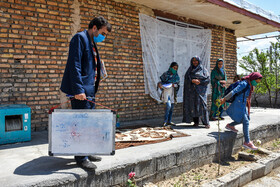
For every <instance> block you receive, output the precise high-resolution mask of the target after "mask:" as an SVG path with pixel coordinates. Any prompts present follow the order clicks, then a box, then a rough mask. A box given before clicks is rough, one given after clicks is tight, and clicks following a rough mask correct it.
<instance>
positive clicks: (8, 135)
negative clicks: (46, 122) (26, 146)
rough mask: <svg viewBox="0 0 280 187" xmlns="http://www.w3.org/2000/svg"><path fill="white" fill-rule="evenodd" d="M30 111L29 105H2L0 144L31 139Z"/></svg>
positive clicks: (0, 113)
mask: <svg viewBox="0 0 280 187" xmlns="http://www.w3.org/2000/svg"><path fill="white" fill-rule="evenodd" d="M30 113H31V109H30V108H29V107H28V106H27V105H21V104H20V105H0V144H7V143H16V142H23V141H30V140H31V114H30Z"/></svg>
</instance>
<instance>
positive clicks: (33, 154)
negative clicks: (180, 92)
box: [0, 108, 280, 187]
mask: <svg viewBox="0 0 280 187" xmlns="http://www.w3.org/2000/svg"><path fill="white" fill-rule="evenodd" d="M177 120H181V118H177ZM229 122H231V120H230V118H229V117H226V118H225V120H224V121H221V129H222V133H221V148H222V154H221V155H222V158H223V157H227V156H230V155H231V154H234V153H236V152H237V150H238V149H240V148H241V145H242V143H243V134H242V125H239V126H237V129H238V130H239V133H238V134H235V133H232V132H228V131H225V132H224V127H225V125H226V124H227V123H229ZM137 123H140V122H137ZM143 123H146V124H147V123H148V122H147V121H145V122H143ZM153 123H157V124H159V123H160V124H161V122H154V121H153ZM175 129H177V130H179V131H181V132H183V133H186V134H189V135H191V136H188V137H180V138H174V139H172V140H170V141H166V142H161V143H157V144H149V145H143V146H137V147H130V148H125V149H120V150H116V154H115V155H114V156H102V161H101V162H95V164H96V166H97V169H96V171H93V172H87V171H85V170H83V169H81V168H79V167H77V165H76V164H75V162H74V159H73V157H72V156H67V157H66V156H63V157H61V156H60V157H50V156H48V142H47V141H48V140H47V132H46V131H44V132H33V133H32V141H31V142H25V143H17V144H8V145H1V146H0V160H1V161H2V162H1V164H0V168H1V170H0V184H1V185H0V186H79V187H80V186H102V187H104V186H117V185H123V184H125V183H126V181H127V178H128V173H129V172H131V171H135V172H136V179H137V184H138V185H139V186H142V185H143V184H144V183H145V182H156V181H159V180H164V179H165V178H170V177H173V176H176V175H179V174H181V173H183V172H184V171H186V170H190V169H192V168H196V167H199V166H202V165H204V164H207V163H211V162H212V161H213V160H217V155H218V146H217V139H218V128H217V125H216V122H211V128H210V129H205V128H202V127H201V128H193V127H192V126H190V125H189V124H184V123H180V124H178V125H177V126H176V127H175ZM279 131H280V110H279V109H262V108H255V109H252V114H251V121H250V135H251V139H252V140H254V139H260V140H261V141H262V142H266V141H270V140H272V139H275V138H279V137H280V132H279Z"/></svg>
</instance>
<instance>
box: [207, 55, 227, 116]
mask: <svg viewBox="0 0 280 187" xmlns="http://www.w3.org/2000/svg"><path fill="white" fill-rule="evenodd" d="M226 81H227V76H226V72H225V70H224V60H223V59H221V58H220V59H218V60H217V61H216V66H215V68H214V69H213V70H212V72H211V85H212V105H211V112H210V121H215V120H216V117H219V118H220V119H224V118H222V113H223V111H224V105H222V106H220V108H218V107H217V106H216V104H215V103H216V100H217V99H220V98H222V97H223V95H224V93H225V88H226V87H225V86H226ZM218 110H219V112H220V115H219V116H217V111H218Z"/></svg>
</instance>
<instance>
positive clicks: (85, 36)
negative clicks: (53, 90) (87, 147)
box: [60, 16, 112, 169]
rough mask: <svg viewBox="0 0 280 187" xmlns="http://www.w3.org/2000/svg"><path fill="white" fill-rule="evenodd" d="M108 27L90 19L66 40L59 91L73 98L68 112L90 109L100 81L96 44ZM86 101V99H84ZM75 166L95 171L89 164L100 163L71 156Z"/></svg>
mask: <svg viewBox="0 0 280 187" xmlns="http://www.w3.org/2000/svg"><path fill="white" fill-rule="evenodd" d="M111 29H112V26H111V24H110V23H108V21H107V20H106V19H105V18H103V17H102V16H100V17H96V18H94V19H93V20H92V21H91V22H90V23H89V25H88V30H84V31H82V32H79V33H77V34H75V35H74V36H73V38H72V39H71V41H70V46H69V54H68V59H67V64H66V68H65V71H64V75H63V78H62V83H61V88H60V89H61V90H62V91H63V92H64V93H66V94H68V95H72V96H74V97H75V99H74V100H72V101H71V106H72V109H94V107H95V104H94V103H92V102H90V101H88V100H91V101H95V94H96V92H97V90H98V86H99V82H100V67H101V62H100V57H99V53H98V50H97V46H96V43H98V42H102V41H104V39H105V37H106V35H107V34H108V32H111ZM86 99H87V100H86ZM75 160H76V162H77V164H78V165H79V166H81V167H83V168H87V169H95V168H96V166H95V165H94V164H93V163H92V162H90V161H100V160H101V158H100V157H97V156H93V155H91V156H75Z"/></svg>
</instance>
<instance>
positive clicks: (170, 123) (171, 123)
mask: <svg viewBox="0 0 280 187" xmlns="http://www.w3.org/2000/svg"><path fill="white" fill-rule="evenodd" d="M168 125H173V126H174V125H176V124H175V123H173V122H169V123H168Z"/></svg>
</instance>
